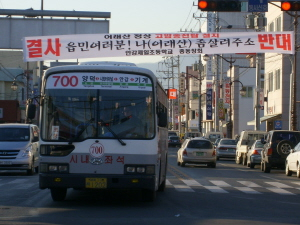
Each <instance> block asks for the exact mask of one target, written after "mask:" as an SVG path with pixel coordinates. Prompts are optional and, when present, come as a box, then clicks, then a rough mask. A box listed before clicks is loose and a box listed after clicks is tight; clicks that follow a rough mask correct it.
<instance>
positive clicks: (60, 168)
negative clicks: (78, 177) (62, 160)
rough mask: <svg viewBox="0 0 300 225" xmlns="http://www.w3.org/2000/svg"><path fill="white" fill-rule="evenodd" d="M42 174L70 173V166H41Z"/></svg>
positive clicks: (42, 164) (44, 164)
mask: <svg viewBox="0 0 300 225" xmlns="http://www.w3.org/2000/svg"><path fill="white" fill-rule="evenodd" d="M40 172H41V173H49V172H50V173H68V172H69V165H68V164H47V163H41V164H40Z"/></svg>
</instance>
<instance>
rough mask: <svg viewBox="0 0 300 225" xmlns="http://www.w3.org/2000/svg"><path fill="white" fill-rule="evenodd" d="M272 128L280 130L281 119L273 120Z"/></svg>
mask: <svg viewBox="0 0 300 225" xmlns="http://www.w3.org/2000/svg"><path fill="white" fill-rule="evenodd" d="M274 129H275V130H281V129H282V121H281V120H275V121H274Z"/></svg>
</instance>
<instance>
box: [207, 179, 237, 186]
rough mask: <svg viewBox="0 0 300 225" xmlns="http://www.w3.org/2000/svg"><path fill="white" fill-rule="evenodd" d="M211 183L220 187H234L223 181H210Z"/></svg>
mask: <svg viewBox="0 0 300 225" xmlns="http://www.w3.org/2000/svg"><path fill="white" fill-rule="evenodd" d="M210 182H211V183H213V184H214V185H216V186H218V187H232V186H231V185H230V184H228V183H226V182H225V181H222V180H210Z"/></svg>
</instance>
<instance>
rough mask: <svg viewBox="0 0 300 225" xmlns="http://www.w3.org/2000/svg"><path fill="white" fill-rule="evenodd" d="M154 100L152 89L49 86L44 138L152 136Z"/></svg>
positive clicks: (130, 137) (147, 137)
mask: <svg viewBox="0 0 300 225" xmlns="http://www.w3.org/2000/svg"><path fill="white" fill-rule="evenodd" d="M152 99H153V92H152V91H149V90H147V91H145V90H143V91H140V90H109V89H108V90H103V89H68V90H64V89H46V90H45V97H44V101H43V107H42V108H43V112H42V115H43V116H42V120H43V122H42V124H43V126H42V128H41V129H42V132H41V136H42V139H44V140H49V141H75V142H76V141H83V140H85V139H89V138H93V139H95V138H98V139H101V138H103V139H115V138H122V139H151V138H153V137H154V130H155V129H154V122H155V121H154V118H155V117H154V115H155V113H154V106H153V102H152Z"/></svg>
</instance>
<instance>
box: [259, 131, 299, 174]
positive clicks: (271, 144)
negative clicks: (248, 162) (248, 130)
mask: <svg viewBox="0 0 300 225" xmlns="http://www.w3.org/2000/svg"><path fill="white" fill-rule="evenodd" d="M299 141H300V131H290V130H272V131H269V132H268V134H267V138H266V140H263V139H262V140H261V142H262V143H263V144H264V147H263V150H262V151H261V170H262V171H264V172H265V173H270V171H271V168H272V167H277V168H280V169H284V167H285V159H286V157H287V156H288V154H290V150H291V149H292V148H294V147H295V145H296V144H297V143H298V142H299Z"/></svg>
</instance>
